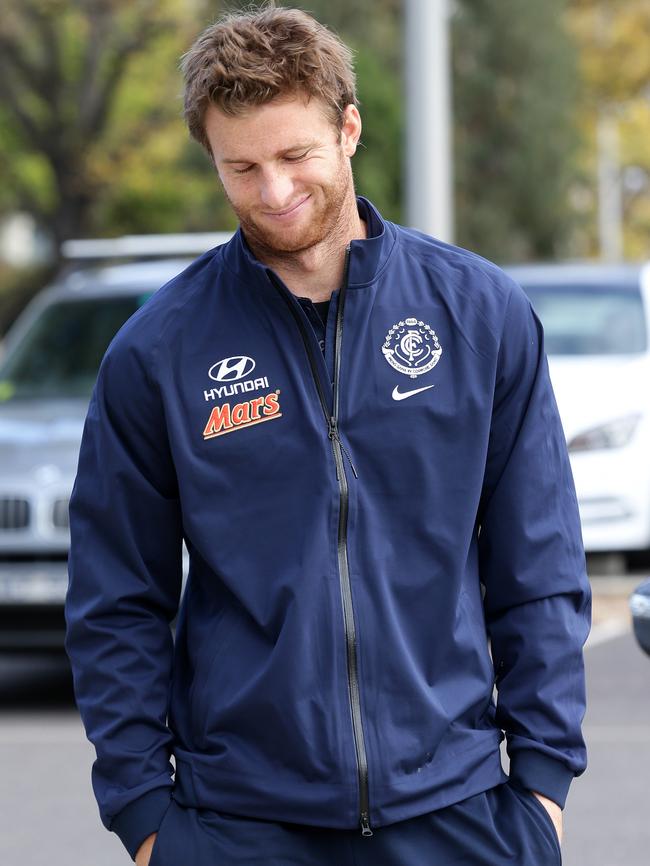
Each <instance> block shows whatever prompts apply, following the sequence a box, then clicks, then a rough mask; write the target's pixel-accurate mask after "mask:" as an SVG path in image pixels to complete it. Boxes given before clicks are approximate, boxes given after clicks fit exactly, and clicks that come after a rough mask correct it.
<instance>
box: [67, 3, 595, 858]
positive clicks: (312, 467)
mask: <svg viewBox="0 0 650 866" xmlns="http://www.w3.org/2000/svg"><path fill="white" fill-rule="evenodd" d="M183 70H184V74H185V82H186V96H185V109H186V119H187V121H188V125H189V129H190V131H191V133H192V135H193V136H194V137H195V138H196V139H197V140H198V141H199V142H201V144H202V145H203V146H204V147H205V148H206V150H207V152H208V153H209V155H210V157H211V159H212V160H213V162H214V165H215V168H216V171H217V173H218V176H219V178H220V181H221V183H222V185H223V188H224V190H225V193H226V195H227V196H228V199H229V201H230V203H231V204H232V207H233V209H234V211H235V213H236V214H237V216H238V218H239V222H240V229H239V231H238V232H237V234H236V235H235V237H234V238H233V240H232V241H230V242H229V243H228V244H226V245H224V246H222V247H219V248H217V249H215V250H211V251H210V252H208V253H206V254H205V255H204V256H202V257H200V258H199V259H197V260H196V261H195V262H194V263H193V264H192V265H191V266H190V267H189V268H188V269H187V270H186V271H184V272H183V273H182V274H181V275H180V276H179V277H177V278H175V279H174V280H172V281H171V282H170V283H168V284H167V285H166V286H165V287H163V288H162V289H161V290H160V291H159V292H157V293H156V295H154V297H153V298H152V299H151V300H150V301H149V302H148V303H147V304H146V305H145V306H144V307H143V308H142V309H141V310H140V311H139V312H138V313H137V314H136V315H135V316H133V317H132V318H131V319H130V320H129V322H128V323H127V324H126V325H125V326H124V327H123V328H122V330H121V331H120V333H119V334H118V335H117V337H116V338H115V340H114V341H113V343H112V344H111V346H110V347H109V350H108V352H107V354H106V356H105V358H104V361H103V363H102V367H101V370H100V373H99V377H98V381H97V385H96V388H95V391H94V394H93V398H92V401H91V405H90V408H89V412H88V418H87V422H86V427H85V431H84V438H83V444H82V449H81V455H80V461H79V471H78V476H77V480H76V483H75V489H74V492H73V496H72V502H71V529H72V549H71V558H70V589H69V594H68V601H67V617H68V638H67V648H68V652H69V654H70V658H71V660H72V664H73V669H74V676H75V688H76V694H77V699H78V703H79V708H80V710H81V713H82V716H83V719H84V723H85V725H86V729H87V732H88V735H89V737H90V739H91V740H92V741H93V743H94V744H95V746H96V749H97V761H96V763H95V766H94V770H93V782H94V788H95V793H96V795H97V799H98V802H99V805H100V811H101V815H102V819H103V821H104V823H105V824H106V826H107V827H109V828H110V829H112V830H114V831H115V832H117V833H118V834H119V836H120V837H121V839H122V840H123V842H124V844H125V846H126V848H127V849H128V851H129V853H130V854H131V856H132V857H134V858H135V860H136V863H137V864H138V866H146V864H150V866H187V864H190V866H203V864H205V866H208V864H210V866H212V864H238V863H242V864H243V863H246V864H259V863H268V864H276V866H280V864H282V866H286V864H289V863H300V864H325V863H327V864H332V863H335V864H347V863H350V864H352V863H357V864H361V863H368V864H370V863H372V864H420V863H422V864H424V863H436V864H439V866H445V864H451V863H454V864H457V863H461V862H462V863H468V864H469V863H471V864H474V866H477V864H479V866H480V864H485V866H488V864H489V866H499V864H506V863H509V864H517V866H543V864H547V863H549V864H550V863H559V862H560V848H559V836H560V832H561V807H563V806H564V802H565V798H566V794H567V790H568V787H569V784H570V781H571V779H572V778H573V777H574V776H575V775H576V774H579V773H581V772H582V771H583V769H584V767H585V750H584V743H583V740H582V737H581V733H580V724H581V720H582V716H583V711H584V681H583V667H582V645H583V643H584V640H585V638H586V634H587V631H588V619H589V588H588V582H587V579H586V576H585V572H584V555H583V552H582V548H581V540H580V529H579V523H578V514H577V506H576V501H575V494H574V489H573V484H572V479H571V473H570V468H569V463H568V458H567V453H566V447H565V443H564V438H563V435H562V429H561V426H560V422H559V420H558V415H557V409H556V406H555V402H554V399H553V394H552V390H551V386H550V384H549V379H548V372H547V366H546V361H545V358H544V353H543V344H542V331H541V327H540V325H539V323H538V321H537V319H536V318H535V316H534V314H533V313H532V311H531V308H530V305H529V303H528V301H527V300H526V298H525V296H524V294H523V293H522V291H521V290H520V289H519V288H518V287H517V286H516V285H514V284H513V283H512V282H511V281H510V280H509V279H508V278H507V277H506V276H505V275H504V274H503V273H502V272H501V271H500V270H499V269H498V268H496V267H495V266H494V265H492V264H490V263H488V262H486V261H485V260H483V259H481V258H479V257H477V256H475V255H472V254H471V253H468V252H466V251H464V250H460V249H458V248H455V247H451V246H448V245H445V244H443V243H440V242H438V241H435V240H433V239H432V238H429V237H426V236H424V235H421V234H419V233H418V232H415V231H409V230H406V229H403V228H401V227H398V226H395V225H394V224H392V223H390V222H387V221H386V220H384V219H382V217H381V216H380V215H379V214H378V212H377V211H376V210H375V208H374V207H373V206H372V205H371V204H370V203H369V202H368V201H366V200H365V199H363V198H356V197H355V194H354V187H353V180H352V171H351V157H352V156H353V155H354V152H355V149H356V147H357V144H358V141H359V137H360V134H361V120H360V116H359V111H358V109H357V107H356V98H355V91H354V73H353V71H352V66H351V58H350V52H349V51H348V49H347V48H346V47H345V46H344V45H343V44H342V43H341V42H340V41H339V40H338V38H336V37H335V36H334V35H333V34H332V33H330V32H329V31H328V30H326V29H325V28H324V27H322V26H321V25H319V24H318V23H317V22H316V21H314V19H313V18H311V17H310V16H308V15H307V14H305V13H303V12H299V11H296V10H289V9H274V8H265V9H263V10H261V11H260V10H258V11H252V12H248V13H242V14H236V15H231V16H229V17H226V18H225V19H222V20H221V21H219V22H218V23H217V24H215V25H213V26H211V27H209V28H208V29H207V30H206V31H205V32H204V33H203V34H202V35H201V36H200V37H199V39H198V40H197V42H196V43H195V44H194V46H193V47H192V49H191V51H190V52H189V53H188V54H187V55H186V56H185V58H184V62H183ZM267 422H268V423H267ZM270 422H273V423H270ZM183 539H184V540H185V543H186V545H187V549H188V551H189V558H190V570H189V576H188V580H187V587H186V591H185V593H184V596H183V602H182V605H181V607H180V612H179V614H178V624H177V630H176V639H175V644H174V645H172V637H171V632H170V628H169V623H170V622H171V620H172V619H173V618H174V616H175V615H176V613H177V608H178V603H179V597H180V592H181V554H180V551H181V542H182V540H183ZM495 685H496V687H497V692H498V699H497V701H496V704H495V702H494V700H493V688H494V686H495ZM503 732H505V736H506V738H507V745H508V751H509V755H510V775H509V778H508V777H506V775H505V773H504V771H503V770H502V767H501V761H500V748H499V744H500V741H501V739H502V737H503ZM172 756H173V759H174V762H175V768H174V767H172V766H171V764H170V758H171V757H172ZM174 770H175V773H174V776H173V779H172V773H173V772H174Z"/></svg>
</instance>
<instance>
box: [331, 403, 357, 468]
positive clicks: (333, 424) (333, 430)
mask: <svg viewBox="0 0 650 866" xmlns="http://www.w3.org/2000/svg"><path fill="white" fill-rule="evenodd" d="M328 426H329V430H328V432H327V435H328V436H329V438H330V439H331V440H332V441H333V440H334V439H336V441H337V442H338V443H339V445H340V446H341V451H342V452H343V453H344V454H345V456H346V457H347V458H348V463H349V464H350V468H351V469H352V472H353V473H354V477H355V478H356V479H358V478H359V476H358V475H357V470H356V469H355V468H354V463H353V462H352V458H351V457H350V455H349V453H348V449H347V448H346V447H345V445H344V444H343V443H342V442H341V437H340V436H339V430H338V427H337V426H336V419H335V418H334V416H330V419H329V424H328Z"/></svg>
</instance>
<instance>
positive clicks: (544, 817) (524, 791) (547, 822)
mask: <svg viewBox="0 0 650 866" xmlns="http://www.w3.org/2000/svg"><path fill="white" fill-rule="evenodd" d="M508 784H509V785H510V787H511V788H512V790H513V791H514V792H515V794H516V795H517V796H518V797H519V798H520V799H523V800H526V801H527V803H528V804H529V805H530V807H531V808H532V809H533V810H534V811H535V812H537V814H538V816H539V818H540V821H539V822H536V824H538V823H541V824H542V825H543V827H544V828H545V832H546V835H547V837H548V838H549V839H550V840H551V842H552V843H553V847H554V848H555V851H556V854H557V862H558V864H561V863H562V849H561V847H560V839H559V837H558V835H557V830H556V829H555V824H554V823H553V819H552V818H551V816H550V814H549V813H548V811H547V810H546V807H545V806H544V805H543V803H542V802H541V801H540V800H538V799H537V797H536V796H535V795H534V794H533V792H532V791H529V790H528V788H524V787H523V786H522V785H519V784H517V783H516V782H512V781H511V782H509V783H508Z"/></svg>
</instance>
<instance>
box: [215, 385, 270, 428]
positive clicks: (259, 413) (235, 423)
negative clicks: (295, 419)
mask: <svg viewBox="0 0 650 866" xmlns="http://www.w3.org/2000/svg"><path fill="white" fill-rule="evenodd" d="M279 394H280V391H279V390H277V391H271V393H270V394H266V395H265V396H264V397H255V398H254V399H253V400H246V401H245V402H244V403H237V404H236V405H235V406H231V405H230V403H224V404H223V406H215V407H214V409H213V410H212V412H211V413H210V417H209V418H208V423H207V424H206V425H205V430H204V431H203V438H204V439H214V437H215V436H223V435H224V434H225V433H232V431H233V430H241V429H242V427H252V426H253V425H254V424H261V423H262V422H263V421H271V420H272V419H273V418H281V417H282V412H280V401H279V400H278V397H279Z"/></svg>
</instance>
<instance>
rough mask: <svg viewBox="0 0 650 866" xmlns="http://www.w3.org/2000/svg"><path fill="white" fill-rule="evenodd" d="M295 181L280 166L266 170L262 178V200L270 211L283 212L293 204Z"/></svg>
mask: <svg viewBox="0 0 650 866" xmlns="http://www.w3.org/2000/svg"><path fill="white" fill-rule="evenodd" d="M292 196H293V181H292V180H291V178H290V176H289V173H288V172H287V171H286V170H283V168H281V167H279V166H273V167H269V168H265V169H264V171H263V173H262V177H261V186H260V198H261V199H262V202H263V204H264V205H265V207H267V208H268V209H269V210H272V211H281V210H282V209H283V208H285V207H288V206H289V205H290V204H291V199H292Z"/></svg>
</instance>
